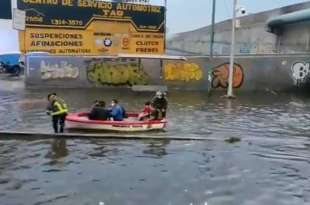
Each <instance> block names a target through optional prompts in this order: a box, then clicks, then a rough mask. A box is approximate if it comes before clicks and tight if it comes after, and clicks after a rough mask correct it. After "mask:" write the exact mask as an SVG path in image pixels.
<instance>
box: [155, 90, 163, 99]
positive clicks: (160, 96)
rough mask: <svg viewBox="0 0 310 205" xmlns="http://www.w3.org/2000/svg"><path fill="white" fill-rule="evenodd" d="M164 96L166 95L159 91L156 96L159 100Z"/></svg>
mask: <svg viewBox="0 0 310 205" xmlns="http://www.w3.org/2000/svg"><path fill="white" fill-rule="evenodd" d="M163 95H164V94H163V92H161V91H157V92H156V94H155V96H156V97H158V98H162V97H163Z"/></svg>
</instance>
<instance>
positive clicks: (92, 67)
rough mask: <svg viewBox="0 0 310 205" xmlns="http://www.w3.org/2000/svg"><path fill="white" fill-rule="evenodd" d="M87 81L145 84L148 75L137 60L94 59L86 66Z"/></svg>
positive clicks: (130, 84) (106, 83)
mask: <svg viewBox="0 0 310 205" xmlns="http://www.w3.org/2000/svg"><path fill="white" fill-rule="evenodd" d="M87 78H88V80H89V82H91V83H95V84H101V85H115V86H117V85H129V86H133V85H146V84H147V83H148V79H149V77H148V75H147V73H146V72H145V71H144V69H143V67H142V65H141V66H139V62H138V61H137V60H134V59H133V60H126V61H124V60H123V61H121V60H99V61H98V60H95V61H90V62H89V65H88V67H87Z"/></svg>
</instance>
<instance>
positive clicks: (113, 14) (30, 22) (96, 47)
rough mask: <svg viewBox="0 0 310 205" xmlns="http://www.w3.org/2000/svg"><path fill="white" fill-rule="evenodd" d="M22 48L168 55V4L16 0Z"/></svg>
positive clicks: (88, 0)
mask: <svg viewBox="0 0 310 205" xmlns="http://www.w3.org/2000/svg"><path fill="white" fill-rule="evenodd" d="M17 7H18V9H21V10H24V11H26V29H25V31H21V32H20V40H21V42H20V45H21V50H22V51H25V52H29V51H47V52H50V53H52V54H58V55H59V54H60V55H98V54H103V55H113V54H117V53H130V54H163V53H164V42H165V14H164V12H165V9H164V7H162V6H153V5H145V4H131V3H114V2H106V1H96V0H17Z"/></svg>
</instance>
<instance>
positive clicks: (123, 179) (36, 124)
mask: <svg viewBox="0 0 310 205" xmlns="http://www.w3.org/2000/svg"><path fill="white" fill-rule="evenodd" d="M55 91H56V92H57V93H58V95H60V96H62V97H63V98H64V99H65V100H66V101H67V102H68V104H69V105H70V108H71V110H73V111H77V110H87V109H88V107H89V106H90V104H91V102H92V101H93V100H94V99H98V98H102V99H104V100H106V101H108V100H109V99H111V98H112V97H113V98H118V99H119V100H120V102H121V103H122V104H123V105H124V106H125V107H126V108H127V110H137V109H141V105H142V104H143V102H144V101H146V100H148V99H149V98H150V97H151V94H150V93H133V92H124V91H122V92H116V91H111V90H108V91H107V90H100V89H97V90H79V89H70V90H55ZM47 92H49V91H48V90H23V89H16V90H4V91H1V94H0V102H1V104H0V117H1V121H0V126H1V128H2V130H19V131H33V132H51V131H52V129H51V126H50V119H49V117H48V116H46V115H45V112H44V109H45V106H46V101H45V98H46V93H47ZM168 97H169V112H168V118H169V125H168V127H167V129H166V132H159V133H141V134H139V135H145V136H150V135H154V136H165V137H166V138H167V139H166V140H111V139H109V140H107V139H79V138H76V139H74V138H72V139H62V138H54V139H44V138H38V139H34V138H32V139H26V138H22V139H18V137H16V138H12V139H8V138H5V139H0V204H1V205H19V204H20V205H28V204H29V205H45V204H46V205H49V204H53V205H54V204H56V205H110V204H113V205H116V204H117V205H123V204H125V205H131V204H132V205H136V204H139V205H142V204H145V205H261V204H266V205H269V204H270V205H286V204H287V205H303V204H310V172H309V170H310V163H309V162H310V133H309V131H310V126H309V125H310V115H309V113H310V112H309V111H310V96H304V95H293V94H275V93H274V94H269V93H251V94H246V95H241V94H240V95H238V98H237V99H235V100H233V101H229V100H226V99H224V98H221V97H220V96H219V95H211V96H208V95H207V94H206V93H198V92H170V93H169V95H168ZM175 136H177V137H182V136H185V137H203V138H205V139H207V140H206V141H174V140H171V139H169V138H171V137H175ZM230 137H237V138H240V139H241V141H240V142H236V143H228V142H226V141H225V139H227V138H230Z"/></svg>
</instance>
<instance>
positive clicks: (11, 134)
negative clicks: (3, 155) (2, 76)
mask: <svg viewBox="0 0 310 205" xmlns="http://www.w3.org/2000/svg"><path fill="white" fill-rule="evenodd" d="M57 137H59V138H102V139H126V140H178V141H182V140H183V141H192V140H193V141H206V140H208V139H207V138H202V137H166V136H152V135H150V133H148V134H147V135H140V134H127V133H91V134H86V133H61V134H60V133H59V134H54V133H38V132H21V131H16V132H15V131H0V139H10V138H11V139H19V138H24V139H25V138H29V139H33V138H35V139H42V138H57Z"/></svg>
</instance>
